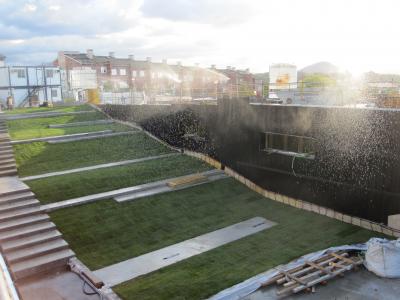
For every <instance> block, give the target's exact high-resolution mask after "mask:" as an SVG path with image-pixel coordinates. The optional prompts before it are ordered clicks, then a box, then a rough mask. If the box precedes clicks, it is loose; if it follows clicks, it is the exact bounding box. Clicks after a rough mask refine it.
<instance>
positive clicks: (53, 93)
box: [51, 89, 58, 98]
mask: <svg viewBox="0 0 400 300" xmlns="http://www.w3.org/2000/svg"><path fill="white" fill-rule="evenodd" d="M57 97H58V90H55V89H51V98H57Z"/></svg>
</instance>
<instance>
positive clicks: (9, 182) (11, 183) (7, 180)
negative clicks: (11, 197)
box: [0, 176, 30, 195]
mask: <svg viewBox="0 0 400 300" xmlns="http://www.w3.org/2000/svg"><path fill="white" fill-rule="evenodd" d="M27 190H30V188H29V186H27V185H26V184H25V183H23V182H22V181H21V180H20V179H19V178H18V177H16V176H10V177H0V195H3V194H12V193H17V192H21V191H27Z"/></svg>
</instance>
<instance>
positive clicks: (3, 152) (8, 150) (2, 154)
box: [0, 149, 14, 157]
mask: <svg viewBox="0 0 400 300" xmlns="http://www.w3.org/2000/svg"><path fill="white" fill-rule="evenodd" d="M8 154H12V155H14V151H13V150H12V149H5V150H1V149H0V157H1V156H4V155H8Z"/></svg>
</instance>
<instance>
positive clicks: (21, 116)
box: [2, 110, 96, 120]
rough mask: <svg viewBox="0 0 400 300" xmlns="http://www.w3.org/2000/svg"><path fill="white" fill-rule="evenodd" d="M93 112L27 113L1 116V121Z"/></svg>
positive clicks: (93, 111) (89, 111)
mask: <svg viewBox="0 0 400 300" xmlns="http://www.w3.org/2000/svg"><path fill="white" fill-rule="evenodd" d="M95 112H96V111H95V110H83V111H73V112H37V113H28V114H15V115H3V116H2V119H3V120H21V119H33V118H45V117H58V116H68V115H80V114H90V113H95Z"/></svg>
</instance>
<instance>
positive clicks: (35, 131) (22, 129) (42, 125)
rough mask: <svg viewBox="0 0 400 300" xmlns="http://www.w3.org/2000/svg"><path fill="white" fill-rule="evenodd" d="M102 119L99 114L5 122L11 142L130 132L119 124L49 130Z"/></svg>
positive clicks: (128, 128) (102, 116)
mask: <svg viewBox="0 0 400 300" xmlns="http://www.w3.org/2000/svg"><path fill="white" fill-rule="evenodd" d="M100 119H104V115H102V114H101V113H100V112H96V113H90V114H81V115H70V116H59V117H47V118H33V119H21V120H11V121H7V125H8V129H9V133H10V136H11V138H12V139H13V140H24V139H31V138H38V137H47V136H55V135H64V134H73V133H79V132H89V131H98V130H105V129H113V130H115V131H121V130H130V129H131V128H130V127H128V126H125V125H120V124H101V125H93V126H79V127H67V128H49V124H66V123H74V122H82V121H93V120H100Z"/></svg>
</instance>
